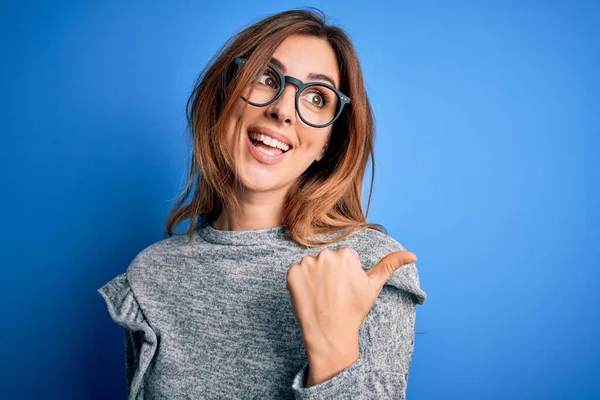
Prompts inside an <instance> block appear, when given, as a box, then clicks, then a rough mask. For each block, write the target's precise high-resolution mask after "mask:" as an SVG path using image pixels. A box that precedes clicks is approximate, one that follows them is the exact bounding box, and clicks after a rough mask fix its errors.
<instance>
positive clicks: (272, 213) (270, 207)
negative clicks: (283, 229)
mask: <svg viewBox="0 0 600 400" xmlns="http://www.w3.org/2000/svg"><path fill="white" fill-rule="evenodd" d="M239 198H240V209H239V212H232V211H230V210H227V209H225V210H223V212H221V214H220V215H219V217H218V218H217V219H216V220H215V221H214V222H213V224H212V226H213V228H215V229H218V230H222V231H245V230H256V229H265V228H272V227H276V226H279V225H283V206H284V204H283V203H284V202H283V198H282V197H281V196H280V197H278V198H273V196H272V194H271V195H270V196H268V197H267V195H266V194H265V193H253V194H251V195H248V194H246V195H245V196H240V197H239Z"/></svg>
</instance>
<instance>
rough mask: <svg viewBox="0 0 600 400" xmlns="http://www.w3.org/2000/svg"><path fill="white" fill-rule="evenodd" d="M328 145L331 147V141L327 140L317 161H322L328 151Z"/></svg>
mask: <svg viewBox="0 0 600 400" xmlns="http://www.w3.org/2000/svg"><path fill="white" fill-rule="evenodd" d="M328 147H329V142H328V141H327V142H325V145H324V146H323V148H322V149H321V152H320V153H319V155H318V156H317V158H315V161H321V159H322V158H323V156H324V155H325V153H326V152H327V148H328Z"/></svg>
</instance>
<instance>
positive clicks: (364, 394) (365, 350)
mask: <svg viewBox="0 0 600 400" xmlns="http://www.w3.org/2000/svg"><path fill="white" fill-rule="evenodd" d="M415 317H416V301H415V298H414V297H413V295H412V294H410V293H408V292H405V291H403V290H400V289H398V288H396V287H393V286H389V285H386V286H384V288H383V290H382V291H381V293H380V295H379V297H378V299H377V302H376V303H375V306H374V307H373V308H372V309H371V311H370V312H369V314H368V315H367V318H365V321H364V323H363V325H362V326H361V328H360V332H359V357H358V359H357V360H356V361H355V362H353V363H352V364H350V365H348V366H347V367H346V368H345V369H344V370H342V371H341V372H339V373H337V374H335V375H334V376H332V377H331V378H330V379H328V380H325V381H323V382H320V383H317V384H315V385H313V386H310V384H311V382H308V384H309V386H310V387H307V386H306V383H307V382H306V380H307V378H308V376H309V374H310V361H309V363H307V364H306V365H305V366H304V368H303V369H302V370H301V371H300V372H299V373H298V374H297V375H296V376H295V378H294V381H293V384H292V389H293V392H294V395H295V398H296V399H297V400H300V399H306V400H311V399H329V398H332V399H333V398H335V399H392V398H393V399H404V398H405V396H406V386H407V379H408V372H409V368H410V364H411V362H412V354H413V348H414V328H415Z"/></svg>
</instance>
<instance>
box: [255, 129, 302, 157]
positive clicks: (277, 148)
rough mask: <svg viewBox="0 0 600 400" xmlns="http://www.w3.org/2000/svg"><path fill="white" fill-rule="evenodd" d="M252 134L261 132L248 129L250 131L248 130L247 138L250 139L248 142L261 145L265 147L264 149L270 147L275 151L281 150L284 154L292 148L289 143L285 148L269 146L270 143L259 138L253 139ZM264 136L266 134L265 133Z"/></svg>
mask: <svg viewBox="0 0 600 400" xmlns="http://www.w3.org/2000/svg"><path fill="white" fill-rule="evenodd" d="M253 134H259V135H260V134H261V132H258V131H250V132H248V138H249V139H250V142H252V145H253V146H254V147H262V148H265V149H271V150H273V151H275V150H281V152H282V154H285V153H287V152H288V151H290V150H291V149H292V146H290V145H288V149H287V150H283V149H281V148H279V147H273V146H270V145H268V144H266V143H264V142H263V141H261V140H258V139H254V138H253V137H252V135H253ZM265 136H267V135H265Z"/></svg>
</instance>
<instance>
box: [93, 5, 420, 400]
mask: <svg viewBox="0 0 600 400" xmlns="http://www.w3.org/2000/svg"><path fill="white" fill-rule="evenodd" d="M187 112H188V122H189V125H190V131H191V133H192V138H193V150H194V151H193V157H192V162H191V168H190V175H189V181H188V186H187V188H186V190H185V192H184V194H183V195H182V196H181V198H180V199H179V201H178V202H177V204H176V205H175V207H174V209H173V212H172V214H171V215H170V218H169V221H168V223H167V229H166V236H168V237H167V238H165V239H164V240H162V241H159V242H157V243H155V244H153V245H151V246H149V247H147V248H146V249H144V250H143V251H141V252H140V253H139V254H138V255H137V256H136V257H135V259H134V260H133V261H132V263H131V264H130V266H129V267H128V269H127V271H126V272H125V273H123V274H121V275H119V276H117V277H115V278H114V279H113V280H111V281H110V282H108V283H107V284H106V285H104V286H103V287H102V288H100V289H99V292H100V293H101V294H102V296H103V297H104V299H105V301H106V303H107V306H108V309H109V312H110V315H111V317H112V319H113V320H114V321H116V322H117V323H118V324H120V325H121V326H123V327H124V328H125V337H126V343H125V349H126V365H127V384H128V390H129V393H130V394H129V398H130V399H138V398H173V399H180V398H260V399H284V398H296V399H321V398H335V399H342V398H351V399H362V398H393V399H401V398H404V397H405V391H406V385H407V376H408V370H409V367H410V363H411V360H412V353H413V338H414V323H415V308H416V304H423V302H424V301H425V298H426V295H425V293H424V292H423V291H422V290H421V289H420V287H419V278H418V273H417V269H416V267H415V264H414V261H416V256H415V255H414V254H413V253H411V252H408V251H405V249H404V248H403V247H402V245H401V244H400V243H398V242H397V241H396V240H394V239H393V238H391V237H390V236H388V235H387V234H386V233H385V231H384V229H383V228H382V227H381V226H380V225H375V224H369V223H367V222H366V220H365V216H364V215H363V212H362V207H361V201H360V195H361V192H362V177H363V174H364V172H365V169H366V165H367V161H368V157H369V156H371V157H372V156H373V154H372V149H373V136H374V127H373V118H372V115H371V108H370V105H369V101H368V98H367V95H366V92H365V88H364V84H363V79H362V73H361V70H360V65H359V62H358V58H357V55H356V53H355V50H354V48H353V46H352V43H351V42H350V40H349V39H348V37H347V35H346V34H345V33H344V32H343V31H342V30H341V29H339V28H337V27H333V26H328V25H326V24H325V22H324V20H323V17H322V16H320V15H319V14H317V13H314V12H312V11H304V10H301V11H299V10H294V11H287V12H282V13H280V14H276V15H273V16H271V17H268V18H266V19H264V20H262V21H260V22H258V23H256V24H254V25H252V26H250V27H248V28H247V29H245V30H244V31H242V32H241V33H239V34H238V35H236V36H235V37H233V38H232V39H231V40H230V41H229V42H228V43H227V45H226V46H225V47H224V48H223V49H222V50H221V52H220V53H219V54H218V56H217V57H216V59H215V60H214V61H213V62H212V63H211V65H210V66H209V67H208V68H207V69H206V70H205V71H203V73H202V74H201V77H200V79H199V80H198V82H197V84H196V86H195V89H194V91H193V93H192V94H191V96H190V99H189V101H188V107H187ZM194 183H196V187H195V190H194V191H193V194H192V190H191V188H192V186H193V184H194ZM190 194H192V196H191V201H190V203H189V204H186V205H184V202H185V200H186V199H187V198H188V197H189V195H190ZM188 218H189V220H190V226H189V230H188V233H187V235H174V236H173V232H172V230H173V227H174V226H177V225H178V224H180V223H181V222H183V221H184V220H186V219H188ZM196 220H198V221H199V223H198V224H196V223H195V221H196Z"/></svg>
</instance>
